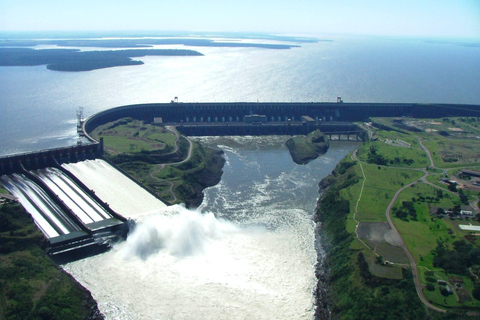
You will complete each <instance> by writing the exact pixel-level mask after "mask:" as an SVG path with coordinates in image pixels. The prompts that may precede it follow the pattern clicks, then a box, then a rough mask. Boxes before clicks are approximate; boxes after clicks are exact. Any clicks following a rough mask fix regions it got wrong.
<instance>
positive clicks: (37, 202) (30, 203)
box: [0, 167, 127, 254]
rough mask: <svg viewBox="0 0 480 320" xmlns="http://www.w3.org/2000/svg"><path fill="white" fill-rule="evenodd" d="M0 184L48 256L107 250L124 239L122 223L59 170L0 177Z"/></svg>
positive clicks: (93, 193) (112, 211)
mask: <svg viewBox="0 0 480 320" xmlns="http://www.w3.org/2000/svg"><path fill="white" fill-rule="evenodd" d="M0 182H1V183H2V184H3V185H4V186H5V187H6V188H7V189H8V190H9V191H10V192H11V193H12V194H13V195H14V196H16V197H17V198H18V199H19V201H20V203H21V204H22V205H23V206H24V207H25V209H26V210H27V211H28V212H29V213H30V214H31V215H32V217H33V219H34V221H35V224H36V225H37V226H38V227H39V229H40V230H41V231H42V232H43V234H44V235H45V236H46V238H47V239H48V240H49V243H50V253H52V254H58V253H64V252H69V251H72V250H77V249H81V248H86V247H90V246H97V247H98V246H100V247H108V245H109V243H110V240H112V239H116V238H117V237H118V236H119V235H123V236H125V233H126V229H127V228H124V222H125V221H126V219H125V218H124V217H122V216H121V215H118V214H117V213H116V212H115V211H114V210H112V209H111V208H110V207H109V206H108V204H106V203H105V202H104V201H103V200H102V199H100V198H98V197H97V196H96V195H95V192H93V191H92V190H89V189H88V187H86V186H85V185H84V184H83V183H82V182H81V181H80V180H78V179H76V178H75V176H73V175H71V174H70V173H69V172H67V171H65V172H64V171H63V169H61V168H55V167H46V168H43V169H36V170H31V171H26V170H23V171H22V173H13V174H10V175H3V176H1V177H0ZM86 253H87V252H86ZM87 254H88V253H87Z"/></svg>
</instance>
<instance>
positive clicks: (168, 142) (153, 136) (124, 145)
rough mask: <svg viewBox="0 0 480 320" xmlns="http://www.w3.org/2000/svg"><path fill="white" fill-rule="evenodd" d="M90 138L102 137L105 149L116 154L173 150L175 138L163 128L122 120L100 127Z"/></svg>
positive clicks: (128, 119)
mask: <svg viewBox="0 0 480 320" xmlns="http://www.w3.org/2000/svg"><path fill="white" fill-rule="evenodd" d="M92 136H94V137H96V138H97V139H100V138H102V137H103V139H104V144H105V147H106V148H107V149H110V150H114V151H115V152H117V153H138V152H142V151H157V152H160V151H163V153H167V152H169V151H170V150H173V149H174V143H175V140H176V136H175V135H174V134H173V133H171V132H169V131H167V130H166V129H165V128H162V127H158V126H153V125H149V124H143V122H142V121H139V120H133V119H131V118H124V119H120V120H117V121H114V122H109V123H107V124H104V125H101V126H99V127H98V128H96V129H95V130H93V132H92Z"/></svg>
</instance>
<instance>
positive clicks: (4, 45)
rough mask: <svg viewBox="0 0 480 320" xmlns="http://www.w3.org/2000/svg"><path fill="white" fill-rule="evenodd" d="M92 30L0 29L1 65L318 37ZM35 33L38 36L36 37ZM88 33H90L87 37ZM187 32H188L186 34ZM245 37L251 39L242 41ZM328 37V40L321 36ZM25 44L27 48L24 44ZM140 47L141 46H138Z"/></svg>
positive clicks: (58, 67)
mask: <svg viewBox="0 0 480 320" xmlns="http://www.w3.org/2000/svg"><path fill="white" fill-rule="evenodd" d="M93 35H94V34H90V33H89V34H82V35H78V34H76V33H72V34H69V33H45V34H38V33H20V32H19V33H12V32H10V33H5V32H4V33H0V66H37V65H47V69H49V70H55V71H91V70H96V69H102V68H111V67H118V66H130V65H141V64H143V62H142V61H140V60H133V59H132V58H135V57H143V56H202V55H203V54H201V53H200V52H197V51H194V50H187V49H145V48H152V47H153V46H159V45H183V46H190V47H230V48H259V49H276V50H282V49H291V48H298V47H300V46H299V45H298V43H314V42H318V41H320V40H317V39H314V38H304V37H294V36H275V35H260V34H249V35H233V34H214V35H209V36H210V37H215V38H217V37H221V38H222V40H218V38H217V39H210V38H206V37H205V36H206V35H200V34H199V35H197V36H198V37H195V38H192V36H191V35H190V37H186V38H180V37H181V36H182V35H181V34H175V37H172V36H171V35H170V37H168V36H166V35H158V34H157V35H156V36H155V35H153V34H152V36H151V37H150V36H149V37H138V36H137V37H132V36H131V35H129V34H128V33H127V35H123V37H122V36H121V35H119V34H108V36H109V37H108V38H105V37H106V36H107V34H95V36H96V37H93V38H92V37H91V36H93ZM35 36H37V37H38V38H35ZM89 36H90V37H89ZM185 36H187V35H185ZM244 40H253V42H245V41H244ZM259 40H263V41H265V40H266V41H278V42H280V41H281V42H294V43H297V44H284V43H259V42H258V41H259ZM321 41H330V40H321ZM37 46H57V47H59V48H53V49H38V50H35V47H37ZM27 47H28V48H27ZM65 47H72V48H85V47H88V48H130V49H128V50H111V51H105V50H102V51H80V50H79V49H65ZM141 48H143V49H141Z"/></svg>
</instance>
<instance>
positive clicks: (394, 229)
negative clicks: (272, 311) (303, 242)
mask: <svg viewBox="0 0 480 320" xmlns="http://www.w3.org/2000/svg"><path fill="white" fill-rule="evenodd" d="M478 122H479V120H478V118H455V119H449V118H444V119H442V120H431V119H390V118H387V119H374V121H373V122H372V125H369V128H368V130H369V135H370V136H371V137H372V138H371V140H370V141H368V142H366V143H364V144H363V145H362V146H360V147H359V148H358V149H357V150H355V151H354V152H353V153H352V154H351V155H349V156H347V157H345V158H344V159H343V160H342V161H340V162H339V164H338V165H337V166H336V168H335V170H333V172H332V174H331V175H330V176H329V177H326V178H325V179H323V180H322V182H321V183H320V185H319V187H320V193H321V196H320V198H319V200H318V205H317V209H316V212H315V222H316V223H317V233H316V237H317V241H319V242H320V243H321V244H322V247H323V248H324V249H325V253H323V252H319V254H318V260H319V263H318V265H317V279H318V280H319V284H318V289H317V291H318V292H319V294H317V305H319V306H322V305H324V304H326V303H328V307H329V311H330V312H331V315H332V317H333V318H334V319H336V318H339V319H350V318H355V319H358V313H359V312H363V313H366V314H369V315H370V318H372V319H376V318H378V319H384V318H386V317H387V316H390V315H391V314H392V313H398V314H399V317H400V315H402V316H401V318H410V319H413V318H425V317H429V318H430V319H444V318H448V317H452V315H451V314H453V313H455V316H458V315H461V314H465V313H467V312H468V313H470V314H473V315H476V314H477V310H478V304H479V301H480V296H479V295H478V291H479V290H478V289H477V288H478V287H480V284H479V283H478V278H477V277H476V270H477V269H478V268H479V265H480V262H479V260H476V259H475V258H474V257H475V255H474V253H475V252H477V251H478V250H479V249H478V248H479V245H480V244H479V242H478V240H477V237H474V236H473V235H474V233H473V232H472V231H468V230H465V227H464V225H465V224H466V223H468V225H469V226H471V228H478V227H479V226H480V222H478V218H479V217H480V216H478V215H475V214H476V213H479V212H480V211H479V210H478V199H479V196H480V194H479V192H478V189H477V188H476V186H475V183H476V182H475V177H474V176H471V173H472V172H473V173H474V174H475V170H474V169H475V168H477V167H478V157H476V155H477V154H476V153H475V152H473V150H476V149H475V147H476V146H478V141H477V139H478V138H476V137H477V136H478V130H479V129H478ZM377 124H378V125H377ZM453 125H455V126H453ZM398 128H402V129H403V130H402V131H399V130H398ZM471 170H473V171H471ZM462 210H463V212H464V213H468V214H467V215H465V214H462V213H461V212H462ZM447 211H448V212H449V214H447V213H446V212H447ZM462 252H463V256H462ZM459 257H462V259H463V260H461V259H460V258H459ZM323 269H326V271H325V272H326V273H325V274H322V272H323ZM325 286H327V287H328V290H324V288H325ZM326 293H328V294H326ZM322 294H323V296H322ZM322 297H323V298H322ZM325 297H326V298H325ZM405 297H409V298H408V300H406V299H405ZM401 309H404V310H408V311H401ZM403 314H406V316H404V315H403ZM445 314H446V315H445ZM320 316H321V315H319V316H318V319H323V318H321V317H320Z"/></svg>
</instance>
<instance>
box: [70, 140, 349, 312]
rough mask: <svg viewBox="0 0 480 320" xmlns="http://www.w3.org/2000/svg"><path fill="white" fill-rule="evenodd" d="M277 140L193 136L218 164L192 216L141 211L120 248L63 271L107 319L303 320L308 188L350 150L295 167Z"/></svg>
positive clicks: (314, 194)
mask: <svg viewBox="0 0 480 320" xmlns="http://www.w3.org/2000/svg"><path fill="white" fill-rule="evenodd" d="M286 139H287V138H286V137H284V136H274V137H234V138H232V137H230V138H219V137H205V138H199V140H201V141H202V142H203V143H205V144H207V145H211V146H218V147H220V148H222V149H223V150H224V152H225V158H226V160H227V161H226V163H225V167H224V174H223V176H222V180H221V182H220V183H219V184H218V185H216V186H214V187H211V188H208V189H207V190H206V191H205V199H204V202H203V204H202V206H201V207H200V208H199V209H198V210H187V209H185V208H184V207H182V206H172V207H168V208H161V209H159V210H158V211H157V212H150V213H149V215H146V216H142V218H140V219H137V226H136V228H135V230H134V231H133V232H132V233H131V234H130V235H129V236H128V238H127V240H126V241H125V242H122V243H118V244H116V245H115V246H114V248H113V249H112V250H110V251H109V252H107V253H104V254H101V255H97V256H94V257H90V258H87V259H83V260H80V261H76V262H72V263H68V264H66V265H64V266H63V267H64V268H65V270H67V271H68V272H69V273H71V274H72V275H73V276H74V277H75V278H76V279H77V280H78V281H80V283H82V284H83V285H84V286H85V287H86V288H87V289H89V290H90V291H91V292H92V294H93V296H94V298H95V299H96V300H97V302H98V304H99V307H100V310H101V311H102V312H103V313H104V314H105V315H106V316H107V319H312V318H313V313H314V308H313V304H314V298H313V290H314V288H315V285H316V279H315V275H314V266H315V263H316V259H317V255H316V252H315V247H314V241H315V239H314V223H313V221H312V213H313V210H314V208H315V203H316V199H317V198H318V187H317V184H318V182H319V181H320V180H321V179H322V178H323V177H325V176H326V175H328V174H329V173H330V172H331V171H332V169H333V168H334V167H335V165H336V163H338V161H339V160H340V159H341V158H343V157H344V156H345V155H346V154H347V153H348V152H349V151H351V150H352V149H353V148H354V147H355V146H356V145H358V143H354V142H334V143H332V146H331V147H330V150H329V151H328V152H327V154H325V155H323V156H321V157H319V158H318V159H316V160H315V161H312V162H311V163H309V164H307V165H303V166H300V165H296V164H295V163H294V162H293V161H292V159H291V158H290V155H289V153H288V150H287V149H286V148H285V145H284V142H285V140H286ZM118 188H121V185H119V186H118Z"/></svg>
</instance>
